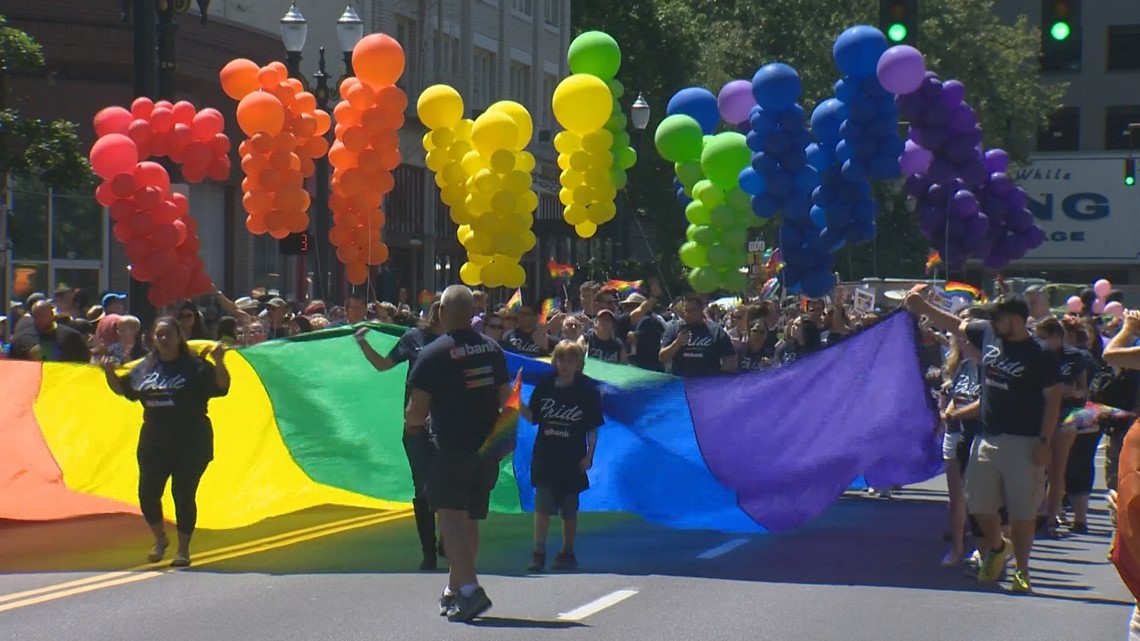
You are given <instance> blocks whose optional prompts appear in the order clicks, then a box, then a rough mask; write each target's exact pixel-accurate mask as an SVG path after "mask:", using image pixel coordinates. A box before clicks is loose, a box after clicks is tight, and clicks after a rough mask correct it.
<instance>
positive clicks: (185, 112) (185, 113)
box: [170, 100, 198, 126]
mask: <svg viewBox="0 0 1140 641" xmlns="http://www.w3.org/2000/svg"><path fill="white" fill-rule="evenodd" d="M170 112H171V113H173V114H174V122H175V123H177V124H183V125H186V126H189V125H190V123H192V122H194V116H196V115H197V114H198V110H197V109H195V108H194V105H192V104H190V103H189V102H188V101H186V100H179V101H178V102H176V103H174V106H173V107H171V109H170Z"/></svg>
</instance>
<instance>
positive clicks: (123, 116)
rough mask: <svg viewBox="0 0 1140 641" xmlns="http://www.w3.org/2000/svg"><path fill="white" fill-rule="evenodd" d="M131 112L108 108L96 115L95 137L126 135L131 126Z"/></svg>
mask: <svg viewBox="0 0 1140 641" xmlns="http://www.w3.org/2000/svg"><path fill="white" fill-rule="evenodd" d="M131 120H132V118H131V112H129V111H127V110H126V109H123V108H122V107H106V108H104V109H100V110H99V113H97V114H95V135H96V136H106V135H107V134H125V133H127V128H128V127H130V126H131Z"/></svg>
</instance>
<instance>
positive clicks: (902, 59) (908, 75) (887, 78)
mask: <svg viewBox="0 0 1140 641" xmlns="http://www.w3.org/2000/svg"><path fill="white" fill-rule="evenodd" d="M875 73H876V75H877V76H878V77H879V84H881V85H882V86H883V89H886V90H887V91H889V92H891V93H893V94H900V95H901V94H908V93H912V92H914V91H918V88H919V87H921V86H922V81H923V79H925V78H926V60H924V59H923V57H922V53H921V52H920V51H919V50H918V49H915V48H914V47H910V46H907V45H897V46H894V47H891V48H890V49H887V50H886V51H885V52H884V53H883V55H881V56H879V64H878V66H877V67H876V69H875Z"/></svg>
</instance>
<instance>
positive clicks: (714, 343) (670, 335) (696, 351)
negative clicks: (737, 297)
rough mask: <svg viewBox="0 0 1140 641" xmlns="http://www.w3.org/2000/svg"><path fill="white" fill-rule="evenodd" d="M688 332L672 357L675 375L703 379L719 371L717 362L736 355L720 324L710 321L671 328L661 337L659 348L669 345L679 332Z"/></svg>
mask: <svg viewBox="0 0 1140 641" xmlns="http://www.w3.org/2000/svg"><path fill="white" fill-rule="evenodd" d="M685 328H687V329H688V330H689V342H688V343H687V344H686V345H685V346H684V347H682V348H681V351H679V352H677V354H676V355H675V356H674V357H673V374H674V375H675V376H704V375H707V374H716V373H718V372H720V371H721V369H720V359H721V358H723V357H725V356H731V355H733V354H735V353H736V350H735V349H734V348H733V346H732V339H731V338H729V337H728V334H727V333H725V331H724V328H722V327H721V326H720V325H717V324H715V323H710V322H704V323H700V324H698V325H682V324H677V325H670V326H669V327H668V328H666V329H665V335H664V336H662V337H661V344H662V345H671V344H673V341H675V340H676V339H677V335H678V334H680V333H681V330H682V329H685Z"/></svg>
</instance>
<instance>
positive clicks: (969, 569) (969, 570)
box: [962, 550, 982, 579]
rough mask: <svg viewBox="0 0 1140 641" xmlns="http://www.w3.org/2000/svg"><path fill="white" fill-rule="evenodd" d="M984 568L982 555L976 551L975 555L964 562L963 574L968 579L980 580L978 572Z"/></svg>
mask: <svg viewBox="0 0 1140 641" xmlns="http://www.w3.org/2000/svg"><path fill="white" fill-rule="evenodd" d="M981 567H982V553H981V552H979V551H977V550H974V553H973V554H971V555H970V556H968V557H966V560H965V561H962V572H963V574H965V575H966V576H968V577H973V578H975V579H976V578H978V570H979V569H980V568H981Z"/></svg>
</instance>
